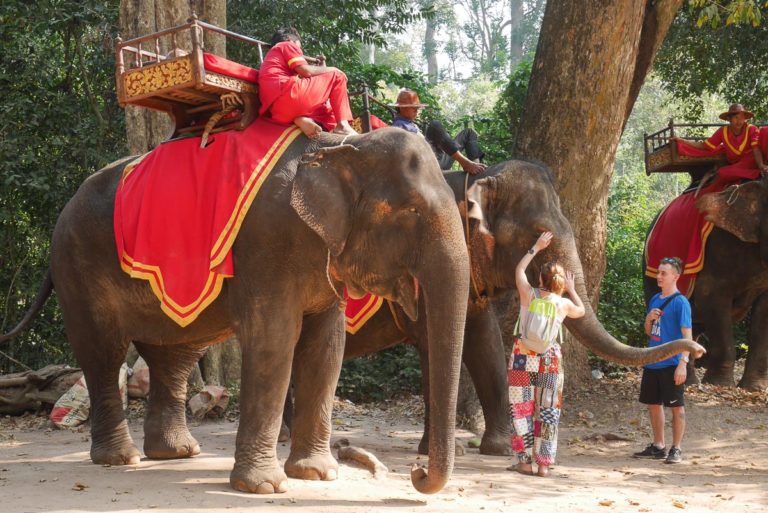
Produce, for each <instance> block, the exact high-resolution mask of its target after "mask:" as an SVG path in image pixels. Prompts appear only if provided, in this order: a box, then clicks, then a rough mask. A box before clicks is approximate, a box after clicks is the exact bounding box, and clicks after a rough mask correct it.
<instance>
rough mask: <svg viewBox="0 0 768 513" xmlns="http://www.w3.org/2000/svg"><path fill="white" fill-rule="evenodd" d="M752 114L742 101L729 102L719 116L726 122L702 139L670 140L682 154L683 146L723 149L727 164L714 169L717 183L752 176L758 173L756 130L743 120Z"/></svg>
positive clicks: (711, 150)
mask: <svg viewBox="0 0 768 513" xmlns="http://www.w3.org/2000/svg"><path fill="white" fill-rule="evenodd" d="M753 116H754V114H753V113H751V112H750V111H748V110H747V109H745V108H744V106H743V105H742V104H740V103H733V104H731V106H730V107H729V108H728V110H727V111H725V112H723V113H721V114H720V116H719V117H720V119H722V120H723V121H728V125H726V126H722V127H720V128H718V129H717V131H716V132H715V133H714V134H712V136H710V138H709V139H707V140H706V141H703V142H702V141H689V140H687V139H683V138H680V137H673V138H672V140H673V141H676V142H677V143H678V151H680V152H681V153H683V154H686V152H685V146H688V147H692V148H694V149H696V150H704V151H709V152H712V153H715V152H718V151H724V152H725V157H726V158H727V159H728V165H727V166H723V167H721V168H720V169H718V170H717V176H718V180H717V181H718V183H720V184H721V186H725V185H729V184H731V183H735V182H739V181H741V180H755V179H757V178H759V177H760V169H759V168H758V165H757V162H756V161H755V155H754V152H753V150H754V149H755V148H757V146H758V133H759V130H758V128H757V127H756V126H755V125H751V124H749V123H747V120H749V119H751V118H752V117H753ZM681 146H682V147H681ZM694 156H695V155H694Z"/></svg>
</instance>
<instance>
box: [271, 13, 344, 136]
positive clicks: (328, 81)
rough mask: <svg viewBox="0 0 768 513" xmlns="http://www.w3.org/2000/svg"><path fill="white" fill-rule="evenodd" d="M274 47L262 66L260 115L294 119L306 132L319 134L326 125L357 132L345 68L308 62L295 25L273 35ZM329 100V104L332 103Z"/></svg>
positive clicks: (281, 120) (322, 60)
mask: <svg viewBox="0 0 768 513" xmlns="http://www.w3.org/2000/svg"><path fill="white" fill-rule="evenodd" d="M272 45H273V46H272V48H271V49H270V50H269V52H267V55H266V57H264V62H263V64H262V66H261V69H260V70H259V97H260V98H259V99H260V100H261V108H260V109H259V115H261V116H269V117H271V118H272V119H273V120H275V121H277V122H278V123H285V124H290V123H295V124H296V125H297V126H298V127H299V128H300V129H301V131H302V132H304V135H306V136H307V137H309V138H313V137H316V136H317V135H318V134H320V132H322V130H323V128H322V127H321V126H320V125H323V126H324V127H325V128H327V129H329V130H332V131H334V132H337V133H341V134H346V135H356V134H357V132H355V130H354V129H353V128H352V127H351V126H350V124H349V120H350V119H352V118H353V116H352V109H351V108H350V106H349V96H348V94H347V76H346V75H345V74H344V72H343V71H341V70H339V69H338V68H334V67H332V66H326V65H325V58H324V57H320V58H318V59H316V61H317V65H312V64H309V63H308V62H307V58H306V57H305V56H304V53H303V52H302V50H301V39H300V37H299V33H298V32H297V31H296V29H295V28H293V27H290V28H281V29H279V30H277V32H275V33H274V34H273V35H272ZM329 104H330V105H329Z"/></svg>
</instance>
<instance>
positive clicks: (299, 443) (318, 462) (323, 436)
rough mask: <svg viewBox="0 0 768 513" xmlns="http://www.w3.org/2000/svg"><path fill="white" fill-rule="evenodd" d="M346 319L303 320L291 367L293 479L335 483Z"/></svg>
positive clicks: (334, 313) (288, 468)
mask: <svg viewBox="0 0 768 513" xmlns="http://www.w3.org/2000/svg"><path fill="white" fill-rule="evenodd" d="M344 330H345V325H344V315H343V313H342V312H340V311H339V309H338V308H332V309H330V310H328V311H326V312H323V313H320V314H316V315H312V316H309V317H306V318H305V319H304V327H303V329H302V333H301V338H300V339H299V343H298V345H297V346H296V351H295V353H294V363H293V383H294V390H293V394H294V414H293V426H292V430H291V453H290V455H289V456H288V459H287V460H286V462H285V472H286V474H288V476H289V477H294V478H297V479H311V480H323V481H332V480H334V479H336V477H337V476H338V471H339V464H338V463H337V462H336V460H335V459H334V457H333V456H332V455H331V447H330V440H331V414H332V413H333V396H334V392H335V390H336V383H337V382H338V380H339V373H340V372H341V362H342V359H343V356H344V336H345V331H344Z"/></svg>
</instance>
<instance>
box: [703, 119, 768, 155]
mask: <svg viewBox="0 0 768 513" xmlns="http://www.w3.org/2000/svg"><path fill="white" fill-rule="evenodd" d="M759 133H760V132H759V130H758V129H757V127H756V126H755V125H750V124H746V125H745V126H744V129H743V130H742V131H741V134H740V135H733V134H732V133H731V131H730V127H729V126H722V127H720V128H718V129H717V131H716V132H715V133H714V134H712V137H710V138H709V139H707V140H706V141H704V145H705V146H706V147H707V148H709V149H710V150H715V149H717V148H718V146H720V145H721V144H722V145H723V146H724V147H725V156H726V158H727V159H728V162H730V163H731V164H733V163H736V162H738V161H740V160H741V159H742V158H744V157H747V158H749V157H753V153H752V150H753V149H754V148H757V145H758V134H759Z"/></svg>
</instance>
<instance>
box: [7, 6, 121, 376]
mask: <svg viewBox="0 0 768 513" xmlns="http://www.w3.org/2000/svg"><path fill="white" fill-rule="evenodd" d="M117 7H118V2H117V1H111V2H106V3H105V2H98V1H95V0H79V1H60V0H59V1H52V0H51V1H41V2H4V3H2V4H0V55H2V57H1V58H0V59H1V60H0V89H1V90H2V91H3V94H2V97H0V115H2V118H3V126H2V127H1V128H0V133H2V136H0V328H1V329H0V331H6V330H7V329H8V328H9V327H11V326H12V325H13V324H14V323H15V322H18V321H19V320H20V319H21V317H22V315H23V313H24V312H25V311H26V310H27V308H28V307H29V305H30V304H31V302H32V299H33V298H34V296H35V294H36V292H37V288H38V286H39V284H40V283H41V281H42V277H43V275H44V274H45V272H46V269H47V267H48V252H49V241H50V235H51V232H52V231H53V226H54V223H55V221H56V218H57V216H58V214H59V212H60V210H61V208H62V207H63V206H64V204H65V203H66V201H67V200H68V199H69V198H70V197H71V196H72V195H73V194H74V192H75V191H76V190H77V187H78V186H79V185H80V183H81V182H82V180H83V179H84V178H85V177H86V176H87V175H88V174H89V173H91V172H93V171H94V170H95V169H98V168H99V167H101V166H103V165H104V164H106V163H108V162H110V161H111V160H114V159H115V158H116V157H117V156H119V155H121V154H123V153H124V152H125V147H124V142H123V139H124V128H123V117H122V111H121V110H120V109H119V107H118V106H117V103H116V98H115V91H114V89H115V87H114V56H113V42H112V41H111V39H110V38H111V34H114V33H115V32H116V27H115V22H116V20H117ZM1 349H2V351H3V352H5V353H6V354H8V355H9V356H11V357H13V358H15V359H18V360H20V361H21V362H23V363H24V364H26V365H28V366H30V367H33V368H38V367H42V366H43V365H45V364H47V363H63V362H68V363H72V358H71V355H70V353H69V346H68V345H67V344H66V343H65V341H64V334H63V322H62V319H61V314H60V312H59V310H58V308H57V307H56V302H55V301H49V302H48V304H47V305H46V308H45V310H44V312H43V315H42V318H40V319H38V320H37V321H36V322H35V324H34V326H33V327H32V329H31V330H29V331H27V332H26V333H24V334H23V335H22V336H20V337H18V338H17V339H15V340H14V341H12V342H10V343H8V344H6V345H4V347H2V348H1ZM18 370H22V369H21V368H20V367H19V366H17V365H15V364H13V363H12V361H11V360H9V359H6V358H5V357H3V356H2V355H0V373H1V372H13V371H18Z"/></svg>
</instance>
